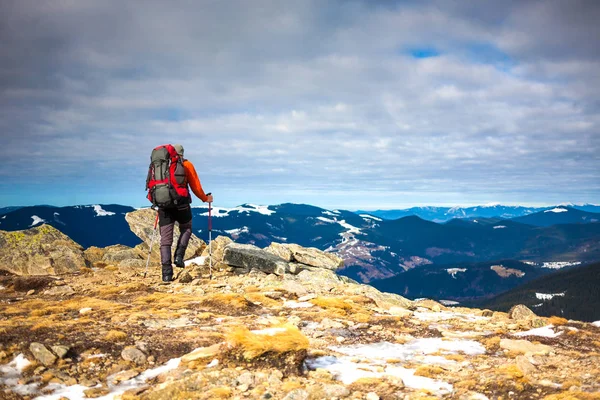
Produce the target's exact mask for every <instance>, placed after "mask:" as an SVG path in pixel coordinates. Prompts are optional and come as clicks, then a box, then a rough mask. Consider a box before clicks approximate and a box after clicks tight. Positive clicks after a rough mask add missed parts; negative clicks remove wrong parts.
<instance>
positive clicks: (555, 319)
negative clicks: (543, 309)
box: [548, 316, 569, 326]
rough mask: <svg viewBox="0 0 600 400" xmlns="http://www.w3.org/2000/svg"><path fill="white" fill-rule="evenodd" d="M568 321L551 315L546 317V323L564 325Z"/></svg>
mask: <svg viewBox="0 0 600 400" xmlns="http://www.w3.org/2000/svg"><path fill="white" fill-rule="evenodd" d="M568 322H569V321H568V320H567V319H566V318H562V317H557V316H552V317H550V318H548V323H549V324H552V325H554V326H560V325H566V324H567V323H568Z"/></svg>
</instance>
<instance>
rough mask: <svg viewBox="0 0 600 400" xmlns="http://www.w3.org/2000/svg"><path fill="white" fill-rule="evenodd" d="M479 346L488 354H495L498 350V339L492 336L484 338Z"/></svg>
mask: <svg viewBox="0 0 600 400" xmlns="http://www.w3.org/2000/svg"><path fill="white" fill-rule="evenodd" d="M481 344H482V345H483V347H485V349H486V351H487V352H488V353H495V352H496V351H498V349H500V338H499V337H498V336H493V337H490V338H485V339H482V340H481Z"/></svg>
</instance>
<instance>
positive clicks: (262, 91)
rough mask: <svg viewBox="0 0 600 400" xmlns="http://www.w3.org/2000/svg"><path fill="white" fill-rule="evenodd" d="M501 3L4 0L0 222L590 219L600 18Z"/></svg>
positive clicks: (559, 6) (575, 5)
mask: <svg viewBox="0 0 600 400" xmlns="http://www.w3.org/2000/svg"><path fill="white" fill-rule="evenodd" d="M495 3H501V4H495ZM495 3H494V4H491V3H490V2H479V1H467V2H456V3H455V2H446V1H439V2H435V1H431V2H398V3H395V2H372V1H316V0H315V1H302V2H281V1H267V0H260V1H253V2H246V1H243V0H239V1H203V2H188V1H173V2H168V3H165V2H162V1H130V2H118V1H103V2H97V1H91V0H90V1H87V0H81V1H80V0H78V1H61V2H51V3H50V2H44V4H42V3H40V2H37V1H34V0H31V1H28V0H25V1H24V0H12V1H11V0H9V1H5V2H2V3H0V4H1V5H0V15H1V16H0V35H1V36H2V38H3V39H2V43H3V46H2V49H0V59H1V61H0V106H1V108H0V130H1V131H2V146H1V147H0V157H2V159H3V160H5V161H4V163H5V166H6V167H5V168H2V169H0V181H1V182H2V183H0V191H1V193H2V194H0V205H8V204H33V203H53V204H73V203H92V202H93V203H97V202H115V203H127V204H134V205H142V204H144V192H143V184H144V182H145V172H146V168H147V162H148V157H149V153H150V150H151V149H152V148H153V147H155V146H157V145H159V144H162V143H165V142H173V143H174V142H180V143H182V144H184V146H185V148H186V156H187V157H188V158H189V159H191V160H192V161H193V162H194V163H195V164H196V166H197V169H198V170H199V172H200V175H201V179H202V182H203V184H204V186H205V188H206V189H207V190H208V191H213V192H214V193H215V197H216V199H217V201H219V202H220V203H221V204H223V205H235V204H239V203H243V202H257V203H263V204H274V203H280V202H285V201H289V202H306V203H312V204H317V205H322V206H325V207H344V208H369V207H372V208H384V207H399V206H402V205H410V204H423V203H426V204H473V203H479V202H490V201H498V202H506V203H553V202H560V201H578V202H585V201H587V202H599V200H600V196H599V195H600V156H599V154H600V132H599V123H600V114H599V111H598V110H599V107H600V90H599V89H598V88H600V72H599V71H600V45H598V40H597V39H596V38H597V37H600V28H599V27H598V24H597V21H598V20H599V19H600V5H599V4H598V3H597V2H595V1H593V0H592V1H569V2H564V1H560V0H556V1H514V2H510V1H506V2H495ZM25 160H26V161H25ZM15 171H18V173H15Z"/></svg>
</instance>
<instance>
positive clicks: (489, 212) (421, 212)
mask: <svg viewBox="0 0 600 400" xmlns="http://www.w3.org/2000/svg"><path fill="white" fill-rule="evenodd" d="M559 207H560V208H572V209H576V210H581V211H587V212H592V213H600V206H598V205H594V204H571V203H568V204H561V205H558V206H551V207H523V206H503V205H496V204H495V205H485V206H475V207H412V208H407V209H401V210H375V211H362V210H359V211H356V213H357V214H370V215H374V216H376V217H379V218H383V219H398V218H402V217H407V216H410V215H416V216H418V217H420V218H422V219H426V220H428V221H434V222H446V221H449V220H451V219H453V218H501V219H511V218H517V217H523V216H525V215H529V214H534V213H539V212H542V211H547V210H552V209H555V208H559Z"/></svg>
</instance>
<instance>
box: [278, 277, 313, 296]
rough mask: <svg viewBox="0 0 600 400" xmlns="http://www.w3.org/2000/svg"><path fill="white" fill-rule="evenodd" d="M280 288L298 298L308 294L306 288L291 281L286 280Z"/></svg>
mask: <svg viewBox="0 0 600 400" xmlns="http://www.w3.org/2000/svg"><path fill="white" fill-rule="evenodd" d="M281 288H282V289H283V290H285V291H286V292H288V293H291V294H295V295H296V296H298V297H300V296H304V295H305V294H307V293H308V290H306V288H305V287H304V286H303V285H302V284H301V283H298V282H296V281H292V280H286V281H285V282H283V285H282V286H281Z"/></svg>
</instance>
